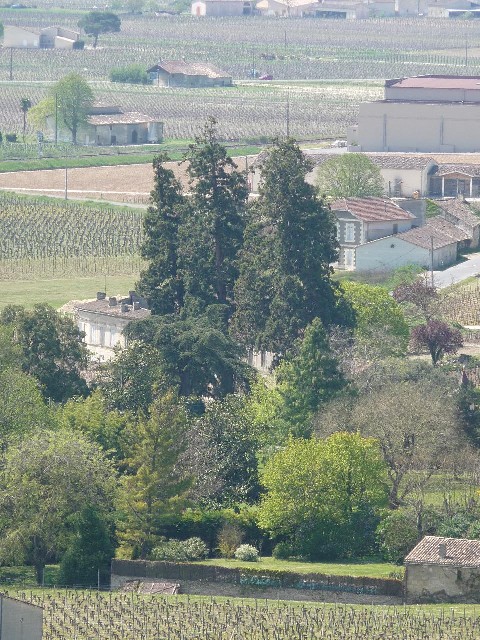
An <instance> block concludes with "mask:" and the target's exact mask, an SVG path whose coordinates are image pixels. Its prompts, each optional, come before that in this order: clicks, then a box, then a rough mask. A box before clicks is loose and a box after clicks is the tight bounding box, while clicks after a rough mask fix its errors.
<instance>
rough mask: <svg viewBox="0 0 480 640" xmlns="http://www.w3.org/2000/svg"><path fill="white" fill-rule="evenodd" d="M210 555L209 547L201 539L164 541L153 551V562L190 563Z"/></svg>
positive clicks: (151, 555) (151, 556)
mask: <svg viewBox="0 0 480 640" xmlns="http://www.w3.org/2000/svg"><path fill="white" fill-rule="evenodd" d="M207 555H208V547H207V545H206V544H205V543H204V542H203V540H201V539H200V538H189V539H188V540H164V541H162V542H160V543H159V544H158V545H157V546H156V547H155V549H153V550H152V553H151V554H150V558H151V559H152V560H166V561H167V562H189V561H192V560H201V559H202V558H205V557H206V556H207Z"/></svg>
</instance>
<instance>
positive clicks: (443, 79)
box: [386, 75, 480, 91]
mask: <svg viewBox="0 0 480 640" xmlns="http://www.w3.org/2000/svg"><path fill="white" fill-rule="evenodd" d="M386 86H388V87H390V88H391V87H393V88H395V89H397V88H399V89H470V90H472V89H474V90H476V91H478V90H479V89H480V76H434V75H431V76H413V77H411V78H400V79H398V80H387V83H386Z"/></svg>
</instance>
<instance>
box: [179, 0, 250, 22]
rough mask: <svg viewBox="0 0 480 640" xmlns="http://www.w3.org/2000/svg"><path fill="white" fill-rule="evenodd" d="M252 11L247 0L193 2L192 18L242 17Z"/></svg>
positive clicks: (195, 0) (203, 0) (199, 0)
mask: <svg viewBox="0 0 480 640" xmlns="http://www.w3.org/2000/svg"><path fill="white" fill-rule="evenodd" d="M251 11H252V4H251V2H248V1H247V0H194V2H192V7H191V13H192V16H199V17H200V16H211V17H217V18H218V17H223V16H244V15H249V14H250V13H251Z"/></svg>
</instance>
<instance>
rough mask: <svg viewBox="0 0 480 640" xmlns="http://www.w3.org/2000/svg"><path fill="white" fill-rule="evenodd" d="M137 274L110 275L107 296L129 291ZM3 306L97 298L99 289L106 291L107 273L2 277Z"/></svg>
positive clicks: (56, 305) (55, 304) (54, 304)
mask: <svg viewBox="0 0 480 640" xmlns="http://www.w3.org/2000/svg"><path fill="white" fill-rule="evenodd" d="M135 280H136V276H132V275H124V276H109V277H107V295H109V294H112V295H113V294H116V293H128V292H129V291H130V290H131V289H133V288H134V286H135ZM0 286H1V291H2V294H1V296H0V309H3V308H4V307H6V306H7V305H9V304H20V305H23V306H25V307H27V308H28V307H33V305H35V304H37V303H47V304H51V305H52V306H54V307H61V306H62V305H63V304H65V303H66V302H68V301H69V300H84V299H86V298H94V297H95V295H96V293H97V291H104V289H105V276H103V275H98V276H95V277H90V278H59V279H54V280H3V281H1V283H0Z"/></svg>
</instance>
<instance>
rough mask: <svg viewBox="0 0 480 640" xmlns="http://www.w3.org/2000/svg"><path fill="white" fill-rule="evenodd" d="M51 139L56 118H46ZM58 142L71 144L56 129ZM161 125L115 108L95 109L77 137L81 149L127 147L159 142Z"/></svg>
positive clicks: (65, 133) (66, 135) (63, 132)
mask: <svg viewBox="0 0 480 640" xmlns="http://www.w3.org/2000/svg"><path fill="white" fill-rule="evenodd" d="M47 126H48V128H49V133H50V135H51V136H54V135H55V117H54V116H50V117H48V118H47ZM57 138H58V140H65V141H67V140H70V139H71V133H70V132H69V131H68V130H66V129H64V128H63V127H61V126H59V128H58V131H57ZM162 139H163V123H162V122H159V121H158V119H157V118H153V117H151V116H148V115H145V114H144V113H137V112H133V111H122V110H121V109H120V107H116V106H94V107H92V109H91V110H90V115H89V116H88V121H87V124H86V125H83V126H82V127H81V128H80V130H79V131H78V133H77V143H78V144H82V145H99V146H110V145H130V144H149V143H156V142H161V141H162Z"/></svg>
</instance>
